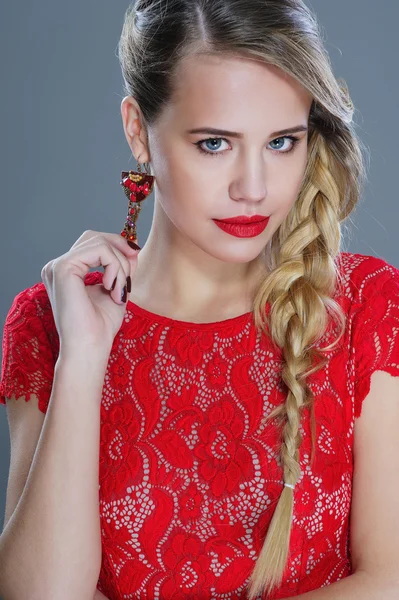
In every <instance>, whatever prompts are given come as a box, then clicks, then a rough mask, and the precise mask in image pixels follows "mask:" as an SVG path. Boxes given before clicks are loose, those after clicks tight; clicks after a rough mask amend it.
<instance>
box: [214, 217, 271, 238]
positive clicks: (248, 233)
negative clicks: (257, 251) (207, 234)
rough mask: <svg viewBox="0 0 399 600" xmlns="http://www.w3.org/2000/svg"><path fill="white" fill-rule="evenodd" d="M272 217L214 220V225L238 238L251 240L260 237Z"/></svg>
mask: <svg viewBox="0 0 399 600" xmlns="http://www.w3.org/2000/svg"><path fill="white" fill-rule="evenodd" d="M269 218H270V217H264V216H262V215H252V216H251V217H247V216H246V215H240V216H238V217H231V218H229V219H212V220H213V222H214V223H216V225H217V226H218V227H220V229H223V231H226V233H230V235H234V236H236V237H242V238H249V237H255V236H257V235H260V234H261V233H262V231H264V229H265V228H266V226H267V224H268V222H269Z"/></svg>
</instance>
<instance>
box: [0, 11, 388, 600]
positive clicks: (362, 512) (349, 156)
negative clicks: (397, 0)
mask: <svg viewBox="0 0 399 600" xmlns="http://www.w3.org/2000/svg"><path fill="white" fill-rule="evenodd" d="M119 57H120V62H121V67H122V72H123V76H124V80H125V92H126V97H125V98H124V99H123V102H122V106H121V114H122V121H123V128H124V132H125V135H126V139H127V141H128V144H129V146H130V148H131V150H132V154H133V156H134V158H135V160H137V161H138V163H139V164H144V165H145V167H146V174H147V177H149V178H154V181H155V187H154V190H155V194H154V216H153V222H152V228H151V231H150V234H149V237H148V239H147V241H146V243H145V244H144V246H143V248H142V249H141V250H137V249H134V244H133V247H130V246H129V245H128V244H127V243H126V240H125V239H124V236H123V235H120V233H108V232H96V231H85V232H84V233H83V234H82V236H81V237H80V238H79V239H78V240H77V242H76V243H75V244H74V245H73V246H72V248H71V249H70V250H68V251H67V252H66V253H65V254H63V255H62V256H60V257H58V258H56V259H54V260H52V261H50V262H49V263H48V264H47V265H45V266H44V267H43V270H42V273H41V278H42V281H40V282H38V283H37V284H35V285H33V286H31V287H30V288H27V289H25V290H23V291H22V292H20V293H19V294H18V295H17V296H16V297H15V299H14V302H13V304H12V307H11V308H10V311H9V314H8V316H7V320H6V323H5V329H4V338H3V348H4V355H3V370H2V381H1V394H2V397H1V398H2V402H3V403H6V404H7V412H8V416H9V422H10V436H11V445H12V454H11V464H10V475H9V484H8V494H7V509H6V521H5V526H4V530H3V533H2V535H1V537H0V592H1V593H2V594H3V595H4V596H5V598H7V600H16V599H18V600H38V599H40V600H50V599H51V600H54V599H57V600H63V599H64V598H65V599H66V598H68V600H69V599H70V598H74V600H92V599H93V598H96V599H97V600H98V599H99V598H103V599H104V598H108V599H109V600H122V599H128V598H129V599H132V598H159V599H162V600H169V599H173V600H185V599H197V600H211V599H219V598H220V599H222V598H223V599H224V600H237V599H238V598H249V599H250V600H255V599H256V600H261V599H269V600H274V599H278V598H293V597H297V598H301V599H302V598H303V599H304V600H333V599H334V600H335V599H336V598H340V599H341V600H352V599H354V598H362V599H364V600H374V599H377V598H378V599H380V598H383V599H384V600H390V599H392V600H393V599H394V598H395V599H396V598H398V597H399V580H398V575H397V573H398V564H399V521H398V506H399V436H398V435H397V432H398V429H399V402H398V399H399V379H398V375H399V270H398V269H397V268H395V267H394V266H392V265H390V264H388V263H387V262H386V261H385V260H383V259H381V258H377V257H373V256H366V255H361V254H354V253H350V252H347V251H344V250H343V248H342V237H341V233H342V229H341V228H342V225H343V223H344V222H345V220H346V219H347V218H348V217H349V215H350V214H351V213H352V211H353V210H354V208H355V207H356V204H357V202H358V200H359V197H360V193H361V189H362V184H363V181H364V175H365V169H364V163H363V158H362V148H361V144H360V141H359V139H358V137H357V135H356V132H355V127H354V124H353V121H352V117H353V111H354V108H353V105H352V103H351V100H350V97H349V94H348V91H347V89H346V86H345V85H344V83H343V82H338V81H337V80H336V78H335V76H334V75H333V72H332V69H331V65H330V62H329V59H328V56H327V54H326V51H325V49H324V46H323V42H322V39H321V35H320V31H319V27H318V24H317V22H316V19H315V17H314V15H313V14H312V12H311V11H310V10H309V9H308V8H307V7H306V5H305V4H304V3H303V2H302V0H251V1H250V2H248V1H247V0H209V1H208V0H168V1H166V0H153V1H151V0H147V1H144V0H138V1H137V2H136V3H135V4H132V5H131V6H130V7H129V9H128V11H127V12H126V16H125V22H124V25H123V31H122V36H121V39H120V45H119ZM123 167H124V165H122V166H121V168H123ZM130 175H131V177H132V178H133V179H132V181H133V182H134V177H135V175H134V173H133V172H132V173H131V174H130ZM130 175H129V176H128V177H130ZM124 182H125V184H126V185H127V184H128V185H129V186H130V185H132V184H131V182H130V181H127V179H125V180H124ZM148 202H150V200H149V201H148ZM232 221H233V223H232ZM133 241H134V240H133ZM91 267H103V268H104V271H103V272H102V271H100V270H96V271H94V272H90V273H89V270H90V268H91Z"/></svg>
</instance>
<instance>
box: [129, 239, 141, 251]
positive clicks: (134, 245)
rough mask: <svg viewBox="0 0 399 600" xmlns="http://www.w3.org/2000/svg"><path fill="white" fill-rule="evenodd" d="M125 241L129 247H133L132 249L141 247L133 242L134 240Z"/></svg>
mask: <svg viewBox="0 0 399 600" xmlns="http://www.w3.org/2000/svg"><path fill="white" fill-rule="evenodd" d="M127 243H128V244H129V246H130V247H131V248H133V250H141V248H140V246H139V245H138V244H135V243H134V242H131V241H130V240H127Z"/></svg>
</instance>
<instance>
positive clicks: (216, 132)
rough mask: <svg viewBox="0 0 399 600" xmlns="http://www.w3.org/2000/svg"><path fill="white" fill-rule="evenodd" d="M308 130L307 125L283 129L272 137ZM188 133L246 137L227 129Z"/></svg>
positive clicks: (204, 129)
mask: <svg viewBox="0 0 399 600" xmlns="http://www.w3.org/2000/svg"><path fill="white" fill-rule="evenodd" d="M307 130H308V128H307V127H306V125H295V126H294V127H289V128H288V129H281V130H280V131H274V132H273V133H272V134H271V135H272V137H277V136H279V135H285V134H286V133H297V132H298V131H307ZM187 133H211V134H214V135H227V136H229V137H234V138H239V139H242V138H243V137H244V136H243V134H242V133H237V132H236V131H227V130H226V129H215V128H213V127H199V128H197V129H189V130H188V131H187Z"/></svg>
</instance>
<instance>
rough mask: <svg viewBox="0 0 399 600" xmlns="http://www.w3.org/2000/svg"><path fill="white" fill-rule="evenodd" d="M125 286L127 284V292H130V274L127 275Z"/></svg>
mask: <svg viewBox="0 0 399 600" xmlns="http://www.w3.org/2000/svg"><path fill="white" fill-rule="evenodd" d="M126 286H127V291H128V294H130V292H131V291H132V279H131V277H130V275H128V276H127V279H126Z"/></svg>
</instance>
